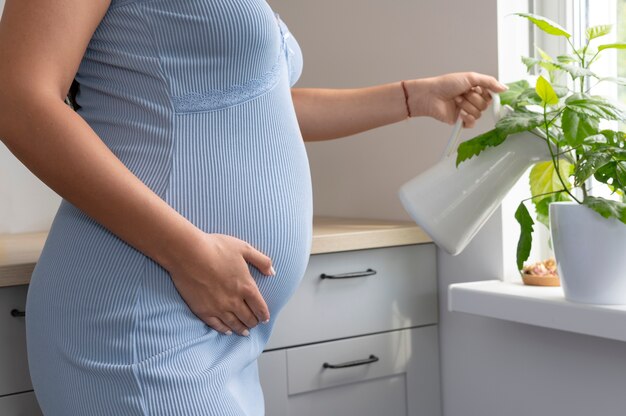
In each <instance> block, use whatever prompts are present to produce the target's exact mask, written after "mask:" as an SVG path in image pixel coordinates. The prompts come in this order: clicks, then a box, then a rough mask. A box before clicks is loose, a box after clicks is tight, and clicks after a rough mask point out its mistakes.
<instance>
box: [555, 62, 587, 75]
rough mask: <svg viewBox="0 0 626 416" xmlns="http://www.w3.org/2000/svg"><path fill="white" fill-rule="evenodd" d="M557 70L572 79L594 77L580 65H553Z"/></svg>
mask: <svg viewBox="0 0 626 416" xmlns="http://www.w3.org/2000/svg"><path fill="white" fill-rule="evenodd" d="M552 65H553V66H555V67H556V68H557V69H560V70H562V71H565V72H567V73H568V74H570V75H571V76H572V79H576V78H581V77H596V78H597V76H596V74H594V73H593V72H592V71H591V70H589V69H587V68H583V67H581V66H580V65H571V64H562V63H556V62H555V63H553V64H552Z"/></svg>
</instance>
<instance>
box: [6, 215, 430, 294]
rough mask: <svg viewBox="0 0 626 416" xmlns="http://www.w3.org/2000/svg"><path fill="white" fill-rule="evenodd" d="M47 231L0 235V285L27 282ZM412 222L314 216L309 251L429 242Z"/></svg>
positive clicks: (314, 252) (330, 250)
mask: <svg viewBox="0 0 626 416" xmlns="http://www.w3.org/2000/svg"><path fill="white" fill-rule="evenodd" d="M47 236H48V233H47V232H38V233H25V234H4V235H2V234H0V287H2V286H16V285H22V284H28V282H29V281H30V275H31V273H32V271H33V268H34V267H35V264H36V262H37V260H38V259H39V255H40V253H41V250H42V248H43V246H44V243H45V241H46V237H47ZM431 242H432V240H431V239H430V237H428V235H427V234H426V233H425V232H424V231H422V229H420V228H419V227H418V226H417V225H415V223H413V222H410V221H389V220H378V219H358V218H340V217H329V216H316V217H314V219H313V242H312V247H311V254H322V253H334V252H339V251H349V250H361V249H367V248H377V247H390V246H401V245H407V244H422V243H431Z"/></svg>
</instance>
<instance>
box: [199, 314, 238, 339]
mask: <svg viewBox="0 0 626 416" xmlns="http://www.w3.org/2000/svg"><path fill="white" fill-rule="evenodd" d="M204 322H205V323H206V324H207V325H208V326H210V327H211V328H213V329H215V330H216V331H218V332H221V333H222V334H225V335H231V334H232V333H233V331H232V330H231V329H230V328H229V327H228V325H226V324H225V323H224V322H222V320H221V319H220V318H218V317H215V316H212V317H210V318H207V319H206V320H205V321H204Z"/></svg>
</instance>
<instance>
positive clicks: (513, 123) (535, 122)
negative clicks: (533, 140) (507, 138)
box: [496, 112, 543, 135]
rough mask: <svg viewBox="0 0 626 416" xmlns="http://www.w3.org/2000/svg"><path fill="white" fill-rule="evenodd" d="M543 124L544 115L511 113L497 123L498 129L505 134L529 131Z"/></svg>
mask: <svg viewBox="0 0 626 416" xmlns="http://www.w3.org/2000/svg"><path fill="white" fill-rule="evenodd" d="M542 124H543V114H538V113H521V112H518V113H511V114H510V115H508V116H506V117H503V118H501V119H500V120H498V122H497V123H496V128H498V129H499V130H501V131H502V132H504V133H505V134H507V135H508V134H513V133H519V132H522V131H529V130H532V129H534V128H535V127H539V126H540V125H542Z"/></svg>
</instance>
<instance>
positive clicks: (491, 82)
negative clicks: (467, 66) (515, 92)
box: [467, 72, 509, 92]
mask: <svg viewBox="0 0 626 416" xmlns="http://www.w3.org/2000/svg"><path fill="white" fill-rule="evenodd" d="M467 76H468V81H469V82H470V84H471V85H472V87H482V88H485V89H487V90H489V91H493V92H502V91H506V90H507V89H509V87H507V86H506V85H504V84H502V83H501V82H500V81H498V80H497V79H495V78H494V77H492V76H490V75H485V74H479V73H476V72H470V73H469V74H468V75H467Z"/></svg>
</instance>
